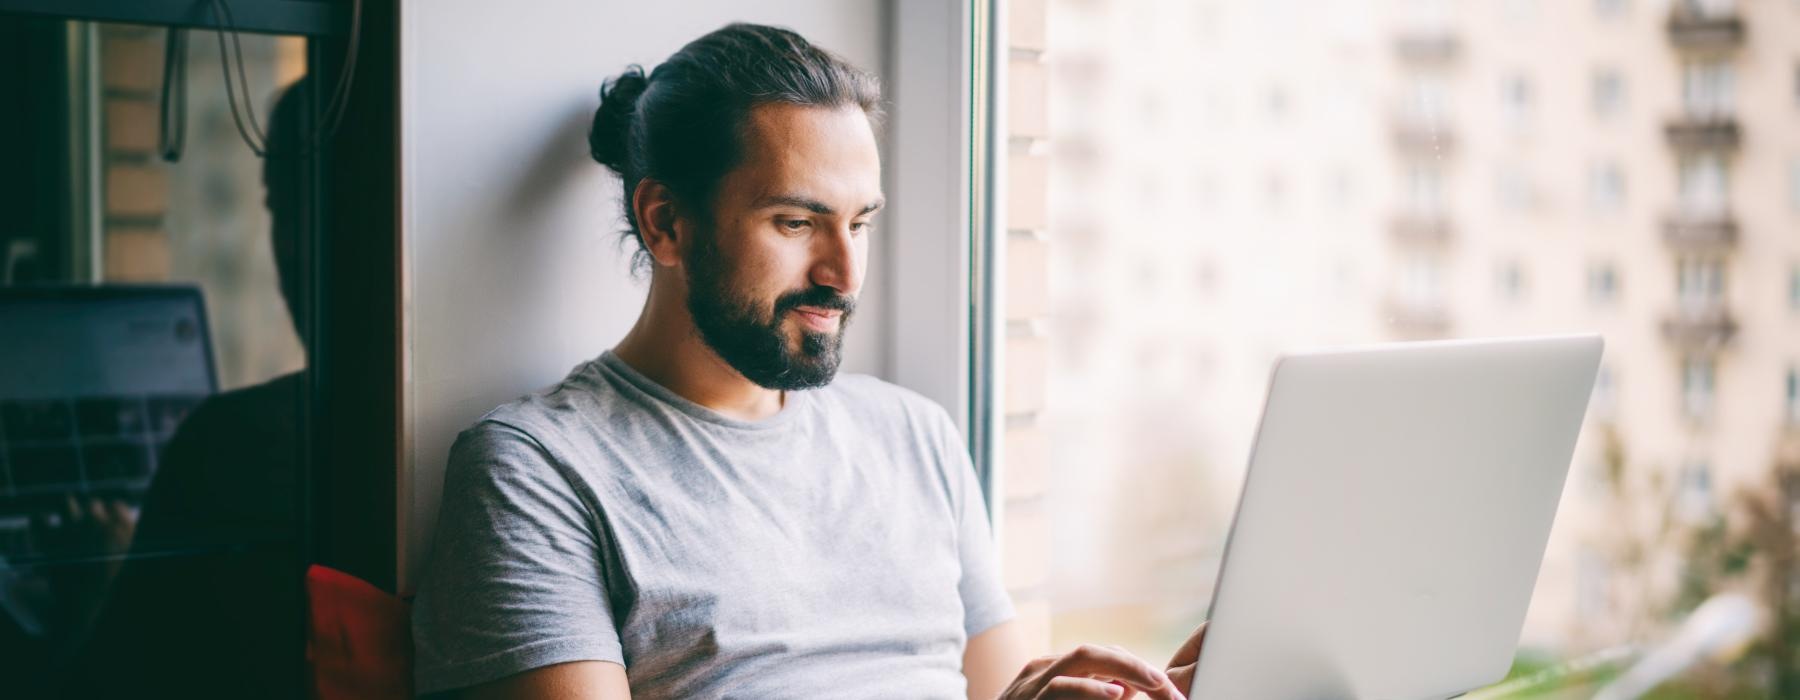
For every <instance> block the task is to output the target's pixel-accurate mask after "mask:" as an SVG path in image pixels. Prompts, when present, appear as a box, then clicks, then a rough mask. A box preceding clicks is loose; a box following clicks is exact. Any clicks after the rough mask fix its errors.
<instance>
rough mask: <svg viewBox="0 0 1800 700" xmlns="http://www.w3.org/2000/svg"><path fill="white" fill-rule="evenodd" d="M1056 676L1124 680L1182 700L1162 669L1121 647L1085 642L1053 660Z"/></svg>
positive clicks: (1165, 699) (1159, 698)
mask: <svg viewBox="0 0 1800 700" xmlns="http://www.w3.org/2000/svg"><path fill="white" fill-rule="evenodd" d="M1048 672H1049V673H1050V674H1052V675H1056V676H1093V677H1097V678H1107V679H1111V680H1116V681H1119V682H1122V683H1124V684H1125V685H1127V686H1129V687H1131V688H1132V689H1134V690H1139V691H1142V692H1143V693H1145V694H1146V695H1149V696H1150V697H1151V698H1155V699H1156V700H1181V694H1180V693H1178V692H1176V690H1175V688H1174V687H1173V686H1171V685H1170V684H1169V677H1168V675H1167V674H1164V673H1163V672H1162V670H1161V669H1158V668H1156V667H1155V666H1151V665H1150V664H1149V663H1147V662H1145V661H1144V660H1143V659H1140V658H1138V657H1135V656H1132V655H1131V654H1130V653H1127V652H1125V651H1124V650H1121V649H1114V648H1109V647H1102V646H1095V645H1092V644H1083V645H1081V646H1079V647H1076V648H1075V650H1074V651H1071V652H1069V653H1067V654H1064V655H1063V657H1062V658H1061V659H1058V660H1057V662H1056V663H1054V664H1051V665H1050V668H1049V670H1048Z"/></svg>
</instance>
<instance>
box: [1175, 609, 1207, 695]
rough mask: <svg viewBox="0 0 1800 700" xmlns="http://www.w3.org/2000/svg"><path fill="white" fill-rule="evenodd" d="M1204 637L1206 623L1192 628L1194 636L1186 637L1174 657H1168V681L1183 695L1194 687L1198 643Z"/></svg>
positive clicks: (1198, 658)
mask: <svg viewBox="0 0 1800 700" xmlns="http://www.w3.org/2000/svg"><path fill="white" fill-rule="evenodd" d="M1205 637H1206V623H1204V622H1202V623H1200V626H1199V627H1196V628H1194V636H1192V637H1188V640H1187V641H1186V642H1183V643H1182V644H1181V648H1180V649H1177V650H1175V655H1174V656H1172V657H1169V680H1170V681H1172V682H1174V683H1175V687H1176V688H1179V689H1181V692H1183V693H1185V692H1188V690H1189V689H1191V688H1193V687H1194V666H1196V665H1198V664H1199V662H1200V642H1201V640H1202V639H1204V638H1205Z"/></svg>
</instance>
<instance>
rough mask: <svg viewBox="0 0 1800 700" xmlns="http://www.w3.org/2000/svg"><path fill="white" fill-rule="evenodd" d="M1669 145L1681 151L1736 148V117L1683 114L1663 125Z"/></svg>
mask: <svg viewBox="0 0 1800 700" xmlns="http://www.w3.org/2000/svg"><path fill="white" fill-rule="evenodd" d="M1663 132H1664V133H1665V134H1667V135H1668V137H1669V145H1670V146H1674V147H1675V148H1676V149H1677V150H1683V151H1727V150H1732V149H1735V148H1737V145H1738V123H1737V118H1735V117H1731V116H1725V115H1717V116H1708V117H1697V116H1684V117H1678V118H1676V119H1674V120H1671V121H1670V122H1669V123H1668V125H1667V126H1665V127H1663Z"/></svg>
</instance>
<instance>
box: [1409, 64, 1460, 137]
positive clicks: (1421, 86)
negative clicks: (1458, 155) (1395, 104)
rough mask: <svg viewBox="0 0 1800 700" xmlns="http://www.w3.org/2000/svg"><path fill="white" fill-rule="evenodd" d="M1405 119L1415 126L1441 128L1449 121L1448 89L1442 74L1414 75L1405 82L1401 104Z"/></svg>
mask: <svg viewBox="0 0 1800 700" xmlns="http://www.w3.org/2000/svg"><path fill="white" fill-rule="evenodd" d="M1402 110H1403V114H1404V115H1405V117H1406V120H1407V121H1408V122H1410V123H1412V124H1413V125H1415V126H1420V127H1426V128H1442V127H1443V126H1445V125H1446V124H1448V123H1449V121H1450V89H1449V87H1448V86H1446V85H1445V84H1444V79H1443V76H1439V75H1414V76H1412V77H1411V78H1410V79H1409V80H1408V81H1407V84H1406V101H1405V104H1404V105H1403V106H1402Z"/></svg>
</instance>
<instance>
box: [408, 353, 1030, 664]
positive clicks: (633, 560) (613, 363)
mask: <svg viewBox="0 0 1800 700" xmlns="http://www.w3.org/2000/svg"><path fill="white" fill-rule="evenodd" d="M1012 614H1013V611H1012V603H1011V602H1010V601H1009V600H1008V598H1007V596H1006V592H1005V590H1004V588H1003V587H1002V585H1001V582H1000V579H999V576H998V570H997V566H996V563H995V561H994V552H993V543H992V541H991V539H990V536H989V530H988V523H987V515H986V510H985V506H984V505H983V502H982V498H981V490H980V487H979V485H978V484H977V482H976V480H975V475H974V471H973V469H972V468H971V467H970V464H969V459H968V454H967V452H966V451H965V450H964V448H963V445H962V441H961V438H960V437H959V436H958V435H957V432H956V428H955V426H954V425H953V424H952V423H951V422H950V420H949V417H948V416H947V415H945V413H944V411H943V409H941V408H939V407H938V406H937V405H936V404H934V403H932V402H930V401H929V400H926V399H925V398H924V397H921V396H919V395H917V394H914V393H912V392H910V391H907V390H905V389H902V388H899V387H896V386H894V385H891V384H888V383H885V382H882V381H880V380H878V379H874V378H871V377H865V376H840V377H838V378H837V380H836V381H834V382H833V383H832V384H831V385H830V386H827V387H825V388H822V389H818V390H813V391H797V392H788V393H787V400H786V405H785V406H783V407H782V409H781V411H780V412H779V413H777V414H776V415H774V416H773V417H770V418H768V419H765V420H761V421H741V420H733V419H731V418H727V417H725V416H722V415H720V414H718V413H717V412H714V411H712V410H709V409H707V408H705V407H703V406H700V405H699V404H696V403H693V402H691V401H688V400H686V399H684V398H682V397H680V396H679V395H677V394H675V393H674V392H671V391H669V390H668V389H666V388H664V387H662V386H660V385H658V384H656V383H655V382H653V381H650V380H649V379H648V378H646V377H644V376H643V375H642V374H639V373H638V372H637V371H635V370H633V369H632V368H631V367H630V366H629V365H627V364H625V363H624V362H623V361H621V360H620V359H619V358H618V357H617V356H615V355H613V354H612V352H611V351H608V352H606V353H604V354H602V355H601V356H600V357H599V358H598V359H596V360H593V361H590V362H587V363H584V364H582V365H581V366H579V367H577V368H575V370H574V371H573V372H572V373H571V374H570V375H569V376H568V378H566V379H564V380H563V381H562V383H560V384H558V385H556V386H555V387H552V388H550V389H548V390H547V391H545V392H543V393H540V394H535V395H531V396H527V397H525V398H522V399H520V400H517V401H514V402H512V403H509V404H506V405H504V406H501V407H499V408H497V409H494V410H493V411H492V412H490V413H488V414H487V415H486V416H484V417H483V418H482V419H481V420H480V421H479V422H477V423H476V424H475V426H474V427H472V428H470V429H468V430H466V431H464V432H463V433H462V434H461V435H460V436H458V438H457V440H456V444H455V446H454V447H453V448H452V449H451V453H450V462H449V466H448V468H447V470H446V472H445V475H444V501H443V508H442V510H441V512H440V515H439V520H438V528H437V541H436V545H435V547H434V549H433V551H432V553H431V557H430V559H429V562H428V563H427V565H426V568H425V574H424V577H423V579H422V580H421V582H420V584H419V589H418V598H417V600H416V602H415V604H414V608H413V641H414V646H415V650H416V662H417V663H416V666H415V669H416V670H415V673H416V674H417V689H418V691H419V692H420V693H432V692H437V691H441V690H447V689H452V688H458V687H463V686H468V685H474V684H477V683H482V682H486V681H491V680H495V679H498V678H502V677H504V676H508V675H511V674H514V673H518V672H521V671H526V670H529V669H533V668H538V667H542V666H547V665H550V664H556V663H562V662H568V661H578V660H599V661H613V662H617V663H620V664H623V665H624V666H625V668H626V673H627V675H628V676H629V677H630V680H631V690H632V695H633V697H634V698H639V699H640V700H641V699H644V698H702V697H752V698H772V697H802V696H805V697H832V698H856V697H900V696H903V697H909V698H924V697H933V698H948V697H962V696H963V694H964V679H963V676H962V653H963V647H964V644H965V643H966V642H967V640H968V638H969V637H971V636H973V635H975V634H978V633H980V632H982V631H983V630H986V629H988V628H989V627H992V626H994V625H995V624H998V623H1000V622H1002V621H1005V620H1006V619H1008V618H1010V617H1011V616H1012Z"/></svg>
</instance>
